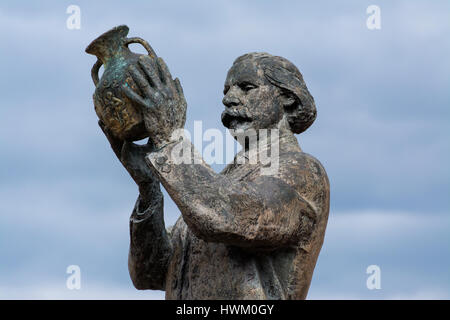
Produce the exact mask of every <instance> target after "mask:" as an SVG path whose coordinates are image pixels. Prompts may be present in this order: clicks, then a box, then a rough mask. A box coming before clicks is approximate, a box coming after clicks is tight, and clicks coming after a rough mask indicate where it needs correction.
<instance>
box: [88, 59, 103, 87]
mask: <svg viewBox="0 0 450 320" xmlns="http://www.w3.org/2000/svg"><path fill="white" fill-rule="evenodd" d="M102 64H103V62H102V61H101V60H100V59H97V62H95V63H94V65H93V66H92V69H91V78H92V81H94V84H95V86H97V84H98V71H99V70H100V67H101V66H102Z"/></svg>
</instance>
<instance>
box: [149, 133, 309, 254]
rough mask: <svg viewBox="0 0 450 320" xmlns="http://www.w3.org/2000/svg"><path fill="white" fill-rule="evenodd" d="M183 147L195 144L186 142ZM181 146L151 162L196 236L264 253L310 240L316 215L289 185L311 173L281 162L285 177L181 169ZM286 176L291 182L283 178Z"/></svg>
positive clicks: (155, 156)
mask: <svg viewBox="0 0 450 320" xmlns="http://www.w3.org/2000/svg"><path fill="white" fill-rule="evenodd" d="M180 143H184V144H190V142H189V141H186V140H184V141H183V142H180ZM176 145H178V144H172V145H169V146H167V147H165V148H164V149H162V150H159V151H157V152H152V153H150V154H148V155H147V158H146V159H147V162H148V163H149V165H150V166H153V168H154V169H155V170H156V172H157V175H158V176H159V179H160V181H161V183H162V184H163V185H164V187H165V189H166V190H167V192H168V193H169V195H170V196H171V197H172V199H173V200H174V202H175V203H176V204H177V206H178V208H179V209H180V211H181V212H182V214H183V218H184V220H185V222H186V224H187V225H188V226H189V228H190V229H191V230H192V231H193V232H194V233H195V234H196V236H198V237H199V238H201V239H203V240H205V241H213V242H223V243H227V244H232V245H236V246H242V247H261V248H274V247H282V246H290V245H298V243H299V242H301V241H302V240H305V241H306V240H307V239H308V238H309V236H310V234H311V232H312V230H313V228H314V225H315V223H316V219H317V210H316V208H315V205H314V203H313V202H312V201H310V200H309V199H306V198H305V197H302V196H301V195H300V193H299V192H298V191H297V190H296V188H295V187H293V186H292V184H291V183H289V179H291V180H296V177H295V175H299V176H301V175H302V174H308V170H304V171H302V170H301V168H296V165H295V164H294V165H292V166H291V167H292V168H289V167H288V168H286V166H284V164H282V163H280V165H283V166H284V167H283V170H282V171H283V172H281V174H280V175H277V176H259V177H258V178H256V179H254V180H253V181H251V182H242V181H234V180H231V179H230V178H228V177H227V176H225V175H221V174H217V173H215V172H214V171H213V170H212V169H211V168H210V167H209V166H208V165H207V164H205V163H204V162H202V163H201V164H183V163H181V164H176V163H175V161H174V159H173V158H172V150H173V148H174V147H176ZM191 147H192V145H191ZM183 148H184V147H183ZM192 148H193V147H192ZM198 157H199V156H198ZM163 160H165V161H163ZM281 162H282V161H281ZM293 170H294V171H293ZM295 170H296V171H295ZM283 175H287V176H289V175H290V176H291V177H290V178H287V179H284V178H283ZM298 180H300V179H298ZM303 180H304V181H306V180H308V178H307V177H304V179H303Z"/></svg>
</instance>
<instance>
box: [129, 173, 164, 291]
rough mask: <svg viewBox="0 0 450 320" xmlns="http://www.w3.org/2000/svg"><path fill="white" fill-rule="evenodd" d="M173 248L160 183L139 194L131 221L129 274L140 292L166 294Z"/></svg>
mask: <svg viewBox="0 0 450 320" xmlns="http://www.w3.org/2000/svg"><path fill="white" fill-rule="evenodd" d="M171 256H172V245H171V241H170V239H169V236H168V234H167V231H166V228H165V225H164V218H163V195H162V193H161V190H160V187H159V182H157V181H155V182H154V183H153V184H152V185H150V186H148V187H146V188H144V190H140V195H139V197H138V199H137V201H136V205H135V207H134V210H133V213H132V214H131V217H130V250H129V254H128V270H129V273H130V277H131V279H132V281H133V284H134V286H135V287H136V288H137V289H140V290H144V289H153V290H164V287H165V277H166V273H167V266H168V263H169V260H170V258H171Z"/></svg>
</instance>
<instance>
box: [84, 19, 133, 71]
mask: <svg viewBox="0 0 450 320" xmlns="http://www.w3.org/2000/svg"><path fill="white" fill-rule="evenodd" d="M128 31H129V29H128V27H127V26H118V27H115V28H113V29H111V30H109V31H107V32H105V33H104V34H102V35H101V36H99V37H98V38H97V39H95V40H94V41H92V42H91V44H90V45H89V46H88V47H87V48H86V53H89V54H92V55H95V56H97V58H98V59H100V60H101V61H102V62H103V64H107V62H108V60H110V59H111V58H113V57H115V56H120V55H123V54H124V53H125V52H128V51H129V49H128V47H127V46H126V45H125V42H126V39H127V35H128Z"/></svg>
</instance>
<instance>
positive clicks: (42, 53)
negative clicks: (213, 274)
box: [0, 0, 450, 299]
mask: <svg viewBox="0 0 450 320" xmlns="http://www.w3.org/2000/svg"><path fill="white" fill-rule="evenodd" d="M72 4H75V5H78V6H79V7H80V9H81V29H79V30H70V29H68V28H67V26H66V20H67V18H68V17H69V14H67V13H66V10H67V7H68V6H70V5H72ZM372 4H375V5H378V6H379V8H380V9H381V29H379V30H369V29H368V28H367V26H366V20H367V18H368V16H369V15H368V14H367V13H366V9H367V7H368V6H369V5H372ZM449 15H450V2H449V1H444V0H443V1H432V2H431V1H425V0H422V1H414V2H413V1H406V0H405V1H395V2H394V1H380V0H375V1H356V0H355V1H339V2H338V1H314V2H311V1H264V0H261V1H256V0H252V1H242V0H241V1H230V0H228V1H206V0H205V1H192V0H190V1H167V0H166V1H126V2H124V1H103V2H100V1H96V2H95V3H94V2H93V1H75V0H73V1H39V2H37V1H36V2H31V1H12V0H6V1H2V2H1V4H0V28H1V30H2V35H1V36H0V39H1V41H0V52H1V60H0V71H1V73H0V74H1V75H2V77H0V87H1V96H2V102H1V106H0V161H1V162H0V163H1V167H0V298H1V299H11V298H13V299H16V298H19V299H22V298H24V299H48V298H56V299H94V298H97V299H128V298H133V299H162V298H164V293H163V292H161V291H137V290H135V289H134V287H133V286H132V284H131V281H130V278H129V275H128V270H127V253H128V241H129V234H128V218H129V215H130V214H131V210H132V207H133V205H134V201H135V199H136V197H137V188H136V186H135V185H134V183H133V181H132V180H131V179H130V178H129V176H128V175H127V173H126V172H125V170H124V169H123V168H122V167H121V165H120V163H119V162H118V161H117V159H115V156H114V154H113V153H112V151H111V150H110V148H109V145H108V143H107V141H106V139H105V137H104V136H103V135H102V133H101V131H100V130H99V128H98V127H97V117H96V114H95V112H94V108H93V105H92V93H93V90H94V86H93V84H92V81H91V79H90V68H91V66H92V64H93V63H94V62H95V58H94V57H93V56H89V55H87V54H86V53H85V52H84V49H85V47H86V46H87V45H88V44H89V42H90V41H91V40H93V39H94V38H95V37H97V36H98V35H99V34H101V33H103V32H104V31H106V30H108V29H110V28H111V27H113V26H116V25H120V24H127V25H128V26H129V27H130V36H139V37H142V38H144V39H146V40H147V41H149V42H150V44H151V45H152V46H153V48H154V49H155V50H156V51H157V53H158V55H160V56H162V57H164V59H165V61H166V62H167V64H168V65H169V67H170V69H171V72H172V74H173V76H176V77H179V78H180V80H181V83H182V85H183V88H184V91H185V96H186V99H187V102H188V113H187V123H186V127H187V129H190V130H192V128H193V124H194V121H199V120H201V121H203V123H202V124H203V128H204V129H208V128H219V129H220V130H222V131H223V132H224V133H225V130H224V129H223V127H222V124H221V122H220V113H221V111H222V109H223V106H222V104H221V99H222V90H223V83H224V80H225V76H226V72H227V70H228V68H229V67H230V66H231V64H232V62H233V60H234V59H235V58H236V57H237V56H239V55H241V54H243V53H246V52H252V51H266V52H269V53H272V54H275V55H280V56H283V57H286V58H287V59H289V60H291V61H292V62H293V63H294V64H296V65H297V66H298V68H299V69H300V71H301V72H302V73H303V75H304V78H305V80H306V83H307V85H308V87H309V89H310V91H311V93H312V94H313V96H314V98H315V101H316V105H317V108H318V118H317V121H316V122H315V123H314V125H313V126H312V127H311V128H310V129H309V130H308V131H307V132H305V133H304V134H302V135H300V136H299V137H298V140H299V142H300V145H301V147H302V148H303V150H304V151H305V152H307V153H310V154H312V155H314V156H315V157H316V158H318V159H319V160H320V161H321V162H322V164H323V165H324V166H325V168H326V170H327V172H328V175H329V178H330V182H331V209H330V219H329V224H328V229H327V234H326V237H325V243H324V246H323V249H322V252H321V255H320V257H319V260H318V263H317V267H316V269H315V273H314V278H313V281H312V284H311V289H310V293H309V298H310V299H347V298H349V299H429V298H437V299H443V298H444V299H449V298H450V233H449V231H450V215H449V213H450V212H449V211H450V200H449V191H450V169H449V163H450V143H449V137H450V132H449V131H450V108H449V107H450V94H449V88H450V77H449V75H450V72H449V71H450V59H449V57H450V41H449V39H450V37H449V35H450V19H449ZM132 49H133V50H135V51H137V52H143V50H142V48H139V46H137V45H136V46H132ZM221 167H223V165H222V166H220V165H215V166H214V169H216V170H220V169H221ZM178 216H179V211H178V209H177V207H176V206H175V205H174V204H173V202H172V201H171V199H170V197H169V196H168V195H167V193H166V194H165V220H166V224H167V225H171V224H173V223H174V222H175V221H176V219H177V217H178ZM69 265H78V266H79V267H80V268H81V290H69V289H67V287H66V279H67V277H68V274H67V273H66V268H67V267H68V266H69ZM369 265H378V266H379V267H380V269H381V289H379V290H368V289H367V287H366V279H367V277H368V275H367V274H366V268H367V267H368V266H369Z"/></svg>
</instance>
